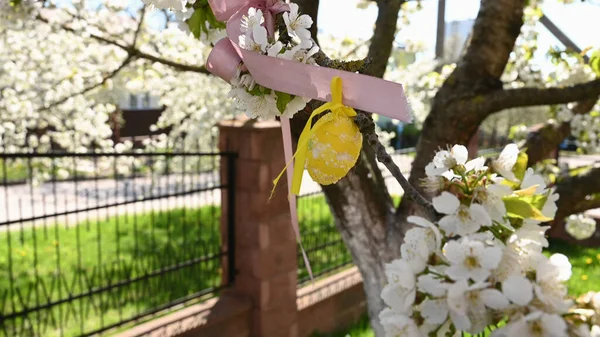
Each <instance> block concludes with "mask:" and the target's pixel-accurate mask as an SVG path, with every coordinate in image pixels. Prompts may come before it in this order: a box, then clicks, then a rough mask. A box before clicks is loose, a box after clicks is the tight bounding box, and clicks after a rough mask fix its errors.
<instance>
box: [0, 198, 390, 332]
mask: <svg viewBox="0 0 600 337" xmlns="http://www.w3.org/2000/svg"><path fill="white" fill-rule="evenodd" d="M396 199H397V198H396ZM298 213H299V220H300V221H299V222H300V227H301V231H302V233H303V240H304V247H305V248H306V249H307V250H309V251H310V252H309V254H308V255H309V259H310V263H311V267H312V269H313V272H314V273H315V274H322V273H325V272H327V271H332V270H335V267H337V266H340V265H343V264H346V265H349V263H351V261H352V259H351V256H350V253H349V252H348V250H347V249H346V247H345V246H344V244H343V242H342V241H341V236H340V234H339V233H338V231H337V230H336V228H335V226H334V225H333V218H332V216H331V214H330V212H329V208H328V206H327V204H326V203H325V198H324V197H323V196H322V195H314V196H308V197H304V198H302V199H301V200H300V201H299V205H298ZM220 215H221V210H220V207H218V206H208V207H202V208H199V209H195V210H190V209H187V210H185V209H175V210H171V211H169V212H155V213H151V212H150V213H140V214H137V215H135V216H134V215H131V214H130V215H128V216H125V215H123V216H118V217H104V218H103V219H101V220H99V221H96V220H93V221H82V222H80V223H79V224H78V225H75V226H74V225H73V224H72V225H71V226H69V227H66V226H65V225H63V224H59V225H56V226H54V225H49V226H47V227H46V226H41V227H36V228H25V229H24V230H13V231H11V232H3V233H0V307H1V308H2V309H1V310H2V312H3V313H5V314H6V313H11V312H18V311H21V310H23V309H24V308H31V307H36V306H38V305H39V304H44V303H47V302H49V301H56V300H59V299H64V298H68V296H69V294H71V295H73V296H76V295H78V294H82V293H86V292H87V291H88V290H89V289H94V288H99V287H106V286H108V285H110V284H115V283H116V282H118V281H122V280H126V279H131V278H136V277H144V273H146V272H152V271H157V270H160V269H161V268H166V267H169V266H174V265H177V264H178V263H182V262H185V261H190V260H193V259H195V258H198V257H202V256H207V255H210V254H218V252H219V247H220V232H219V226H220ZM298 267H299V270H298V273H299V275H298V278H299V279H303V278H304V279H306V278H307V277H308V273H307V271H306V270H305V268H304V261H303V260H302V259H301V258H299V260H298ZM11 270H12V275H13V277H12V279H13V282H12V283H11V282H10V279H11V278H10V275H11V272H10V271H11ZM220 282H221V276H220V259H219V258H215V259H211V260H208V261H204V262H201V263H197V264H192V265H190V266H186V267H184V268H181V269H178V270H176V271H170V272H168V273H166V274H164V275H158V276H153V277H148V278H147V279H145V280H144V281H138V282H133V283H131V284H128V285H125V286H122V287H118V288H115V289H114V290H112V291H109V292H102V293H99V294H95V295H92V296H86V297H85V298H82V299H77V300H72V301H69V302H68V303H64V304H60V305H56V306H54V307H53V308H52V309H50V310H40V311H37V312H34V313H32V314H29V315H28V319H27V320H25V321H23V320H22V319H13V320H8V321H6V323H5V325H4V327H2V326H0V336H2V334H3V333H4V335H6V336H12V335H18V336H34V335H43V336H58V335H60V331H59V330H58V327H62V329H63V331H62V333H63V335H64V336H66V337H68V336H75V335H77V334H80V333H81V332H82V331H83V332H89V331H93V330H95V329H98V328H100V327H103V326H107V325H110V324H113V323H117V322H119V321H121V320H123V319H126V318H129V317H133V316H135V315H137V314H139V313H143V312H144V311H146V310H149V309H152V308H156V307H158V306H160V305H161V304H165V303H168V302H170V301H173V300H176V299H179V298H182V297H185V296H187V295H190V294H194V293H196V292H198V291H201V290H203V289H207V288H211V287H216V286H219V285H220ZM81 321H83V322H85V323H84V325H83V326H82V325H81V324H80V322H81ZM3 329H6V331H2V330H3ZM13 329H15V330H13Z"/></svg>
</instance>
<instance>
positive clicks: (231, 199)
mask: <svg viewBox="0 0 600 337" xmlns="http://www.w3.org/2000/svg"><path fill="white" fill-rule="evenodd" d="M236 160H237V155H234V154H228V155H227V191H228V192H229V193H227V249H228V254H227V267H228V268H227V273H228V277H227V281H228V282H229V284H234V282H235V274H236V271H235V173H236V165H235V162H236Z"/></svg>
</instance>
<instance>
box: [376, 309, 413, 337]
mask: <svg viewBox="0 0 600 337" xmlns="http://www.w3.org/2000/svg"><path fill="white" fill-rule="evenodd" d="M379 320H380V321H381V324H382V325H383V328H384V330H385V336H386V337H421V336H422V335H421V332H420V331H419V328H418V327H417V325H416V324H415V322H414V321H413V319H412V318H410V317H408V316H407V315H402V314H399V313H396V312H394V311H393V310H390V309H384V310H383V311H382V312H381V313H380V314H379ZM423 337H424V336H423Z"/></svg>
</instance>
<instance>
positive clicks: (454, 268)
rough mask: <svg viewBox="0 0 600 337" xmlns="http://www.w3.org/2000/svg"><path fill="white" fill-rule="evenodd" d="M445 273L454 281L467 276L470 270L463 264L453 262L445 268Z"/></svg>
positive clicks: (464, 278)
mask: <svg viewBox="0 0 600 337" xmlns="http://www.w3.org/2000/svg"><path fill="white" fill-rule="evenodd" d="M446 275H448V276H449V277H450V278H451V279H453V280H454V281H459V280H466V279H468V278H469V275H470V271H469V270H468V269H467V267H465V265H464V264H453V265H451V266H450V267H448V269H446Z"/></svg>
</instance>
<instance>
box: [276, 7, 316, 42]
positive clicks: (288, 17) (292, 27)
mask: <svg viewBox="0 0 600 337" xmlns="http://www.w3.org/2000/svg"><path fill="white" fill-rule="evenodd" d="M289 6H290V11H289V12H284V13H283V21H284V22H285V26H286V28H287V33H288V35H289V36H290V37H292V38H294V37H295V38H297V39H299V40H300V44H301V45H302V46H303V48H310V47H311V46H312V41H311V35H310V31H309V30H308V29H309V28H310V26H312V24H313V21H312V19H311V17H310V16H308V15H306V14H303V15H300V14H299V13H298V5H297V4H295V3H293V2H292V3H290V4H289Z"/></svg>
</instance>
